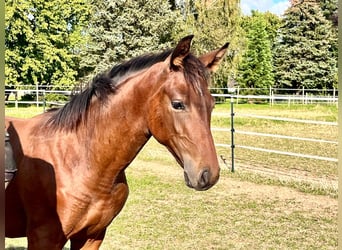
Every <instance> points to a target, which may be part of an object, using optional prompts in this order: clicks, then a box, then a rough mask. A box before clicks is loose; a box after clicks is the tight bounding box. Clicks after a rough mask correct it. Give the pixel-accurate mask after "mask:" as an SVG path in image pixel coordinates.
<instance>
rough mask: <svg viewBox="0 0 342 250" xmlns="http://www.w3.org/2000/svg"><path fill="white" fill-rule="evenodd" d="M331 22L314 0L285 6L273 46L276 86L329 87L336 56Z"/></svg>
mask: <svg viewBox="0 0 342 250" xmlns="http://www.w3.org/2000/svg"><path fill="white" fill-rule="evenodd" d="M331 25H332V24H331V22H330V21H328V20H327V19H326V18H325V17H324V16H323V13H322V10H321V8H320V7H319V5H318V4H317V3H316V1H310V0H305V1H302V2H300V3H297V4H293V5H292V6H291V7H290V8H289V9H288V10H287V12H286V13H285V16H284V19H283V22H282V26H281V28H280V29H279V36H278V40H277V43H276V47H275V50H274V65H275V77H276V84H277V87H291V88H302V87H305V88H311V89H313V88H319V89H327V88H332V87H333V84H334V82H336V72H337V58H336V56H335V51H334V50H335V48H334V44H335V43H336V37H335V36H334V35H333V33H332V30H333V29H332V26H331Z"/></svg>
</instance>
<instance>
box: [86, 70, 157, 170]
mask: <svg viewBox="0 0 342 250" xmlns="http://www.w3.org/2000/svg"><path fill="white" fill-rule="evenodd" d="M147 74H148V72H147ZM139 79H140V80H139ZM147 84H149V86H150V87H149V86H147ZM152 85H153V82H143V81H141V77H133V78H131V79H128V80H127V82H125V83H123V85H122V86H121V85H120V86H119V89H118V93H117V94H116V96H114V97H113V98H112V99H111V100H110V102H109V104H108V105H107V107H106V108H105V110H104V112H102V115H101V116H98V118H97V119H96V121H94V122H95V123H94V131H91V133H92V134H93V135H94V136H93V138H94V139H93V140H92V142H91V146H90V147H91V151H89V152H91V154H92V155H91V158H92V160H93V161H95V162H96V164H99V165H103V166H106V165H115V166H117V167H119V168H120V169H124V168H125V167H127V166H128V164H129V163H130V162H131V161H132V160H133V159H134V158H135V156H136V155H137V154H138V153H139V151H140V150H141V149H142V147H143V146H144V145H145V143H146V142H147V141H148V139H149V138H150V137H151V135H150V133H149V130H148V126H147V120H146V117H145V115H144V114H145V109H146V108H147V107H146V105H147V101H146V100H147V99H145V98H148V96H149V95H150V94H149V93H148V91H153V88H152V87H151V86H152ZM142 93H144V94H142Z"/></svg>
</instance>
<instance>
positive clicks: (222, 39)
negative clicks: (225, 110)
mask: <svg viewBox="0 0 342 250" xmlns="http://www.w3.org/2000/svg"><path fill="white" fill-rule="evenodd" d="M178 2H179V4H178V8H179V9H180V10H181V12H182V14H183V23H182V24H180V25H178V26H177V27H176V29H175V31H174V33H175V38H176V39H179V38H180V37H182V36H185V35H188V34H194V35H195V39H194V41H193V48H194V51H195V53H196V54H197V55H200V54H204V53H206V52H208V51H211V50H213V49H216V48H219V47H221V46H223V45H224V44H225V43H226V42H229V48H228V53H227V54H228V56H226V58H225V60H224V61H223V62H222V63H221V65H220V68H219V69H218V72H216V73H215V75H214V83H215V87H221V88H226V87H227V83H228V82H229V81H230V80H233V77H234V75H235V72H236V68H237V64H238V60H239V55H238V50H239V46H240V43H241V28H240V23H239V22H240V17H241V11H240V7H239V1H237V0H234V1H231V0H217V1H201V0H183V1H178Z"/></svg>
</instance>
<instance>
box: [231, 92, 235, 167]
mask: <svg viewBox="0 0 342 250" xmlns="http://www.w3.org/2000/svg"><path fill="white" fill-rule="evenodd" d="M230 126H231V130H230V131H231V149H232V170H231V171H232V172H234V171H235V169H234V149H235V144H234V132H235V130H234V99H233V96H230Z"/></svg>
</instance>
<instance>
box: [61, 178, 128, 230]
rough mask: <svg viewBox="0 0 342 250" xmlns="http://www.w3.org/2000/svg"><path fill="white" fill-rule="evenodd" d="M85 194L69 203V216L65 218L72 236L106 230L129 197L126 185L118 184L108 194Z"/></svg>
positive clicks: (75, 197)
mask: <svg viewBox="0 0 342 250" xmlns="http://www.w3.org/2000/svg"><path fill="white" fill-rule="evenodd" d="M89 194H90V193H84V194H78V195H75V196H74V197H73V198H74V201H73V202H70V201H69V206H70V207H69V209H68V210H67V211H69V212H71V213H70V215H69V216H65V227H66V228H65V231H66V232H70V233H71V234H75V233H78V232H79V231H81V230H84V229H86V231H87V232H88V234H93V233H97V232H99V231H102V230H103V229H105V228H106V227H107V226H108V225H109V224H110V223H111V221H112V220H113V219H114V218H115V217H116V215H117V214H118V213H119V212H120V211H121V209H122V208H123V206H124V204H125V202H126V199H127V196H128V186H127V184H126V183H119V184H117V185H116V186H115V187H114V189H113V190H112V192H110V193H108V194H94V193H91V195H89ZM71 228H72V229H71Z"/></svg>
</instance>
